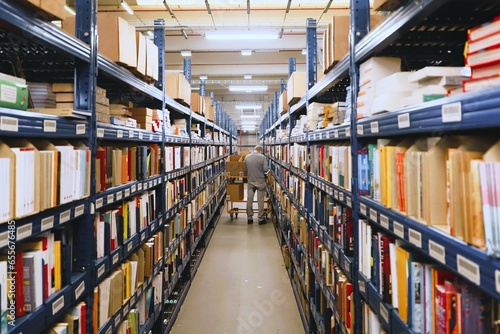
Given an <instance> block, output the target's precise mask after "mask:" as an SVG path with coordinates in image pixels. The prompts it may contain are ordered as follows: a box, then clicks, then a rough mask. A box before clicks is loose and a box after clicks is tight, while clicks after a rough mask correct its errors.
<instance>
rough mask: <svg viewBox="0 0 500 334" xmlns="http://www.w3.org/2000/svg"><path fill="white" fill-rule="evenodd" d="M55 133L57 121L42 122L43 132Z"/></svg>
mask: <svg viewBox="0 0 500 334" xmlns="http://www.w3.org/2000/svg"><path fill="white" fill-rule="evenodd" d="M56 131H57V121H54V120H48V119H46V120H44V121H43V132H56Z"/></svg>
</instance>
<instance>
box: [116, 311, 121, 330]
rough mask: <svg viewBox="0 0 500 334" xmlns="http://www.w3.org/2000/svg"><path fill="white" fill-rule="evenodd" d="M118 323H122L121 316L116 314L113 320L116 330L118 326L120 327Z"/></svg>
mask: <svg viewBox="0 0 500 334" xmlns="http://www.w3.org/2000/svg"><path fill="white" fill-rule="evenodd" d="M120 321H122V315H121V314H117V315H116V318H115V328H116V329H118V326H119V325H120Z"/></svg>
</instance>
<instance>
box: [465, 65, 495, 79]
mask: <svg viewBox="0 0 500 334" xmlns="http://www.w3.org/2000/svg"><path fill="white" fill-rule="evenodd" d="M471 74H472V75H471V79H473V80H475V79H484V78H489V77H495V76H499V75H500V61H498V62H496V63H493V64H490V65H487V66H479V67H474V68H472V69H471Z"/></svg>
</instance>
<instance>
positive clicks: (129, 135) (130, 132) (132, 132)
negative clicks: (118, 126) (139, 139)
mask: <svg viewBox="0 0 500 334" xmlns="http://www.w3.org/2000/svg"><path fill="white" fill-rule="evenodd" d="M128 137H129V138H134V131H132V130H128Z"/></svg>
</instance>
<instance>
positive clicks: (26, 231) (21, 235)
mask: <svg viewBox="0 0 500 334" xmlns="http://www.w3.org/2000/svg"><path fill="white" fill-rule="evenodd" d="M32 227H33V226H32V224H31V223H29V224H26V225H24V226H21V227H18V228H17V238H16V240H22V239H25V238H27V237H29V236H31V234H32V233H33V228H32Z"/></svg>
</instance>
